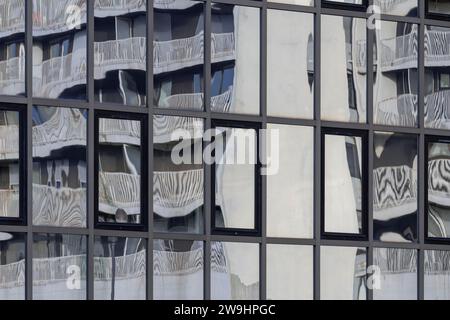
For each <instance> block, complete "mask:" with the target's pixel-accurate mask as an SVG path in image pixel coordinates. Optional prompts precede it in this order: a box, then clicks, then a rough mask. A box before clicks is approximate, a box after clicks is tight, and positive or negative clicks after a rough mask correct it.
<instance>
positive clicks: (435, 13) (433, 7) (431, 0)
mask: <svg viewBox="0 0 450 320" xmlns="http://www.w3.org/2000/svg"><path fill="white" fill-rule="evenodd" d="M425 6H426V12H427V14H428V15H430V16H431V17H432V18H434V17H442V18H447V19H448V16H449V15H450V1H449V0H425Z"/></svg>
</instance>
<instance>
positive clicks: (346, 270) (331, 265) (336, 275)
mask: <svg viewBox="0 0 450 320" xmlns="http://www.w3.org/2000/svg"><path fill="white" fill-rule="evenodd" d="M366 264H367V250H366V248H351V247H326V246H322V247H320V299H322V300H365V299H366V285H367V282H366V281H367V279H366Z"/></svg>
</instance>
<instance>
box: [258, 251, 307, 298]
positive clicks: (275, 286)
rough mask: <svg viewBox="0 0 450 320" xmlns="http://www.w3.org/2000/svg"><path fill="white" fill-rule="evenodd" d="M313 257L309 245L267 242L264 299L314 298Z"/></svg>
mask: <svg viewBox="0 0 450 320" xmlns="http://www.w3.org/2000/svg"><path fill="white" fill-rule="evenodd" d="M287 257H289V259H286V258H287ZM313 258H314V254H313V247H311V246H297V245H278V244H268V245H267V299H270V300H272V299H273V300H311V299H313V279H314V276H313Z"/></svg>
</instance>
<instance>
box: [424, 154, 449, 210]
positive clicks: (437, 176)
mask: <svg viewBox="0 0 450 320" xmlns="http://www.w3.org/2000/svg"><path fill="white" fill-rule="evenodd" d="M428 201H430V202H432V203H435V204H438V205H439V206H442V207H450V159H434V160H430V161H428Z"/></svg>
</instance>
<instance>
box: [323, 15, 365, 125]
mask: <svg viewBox="0 0 450 320" xmlns="http://www.w3.org/2000/svg"><path fill="white" fill-rule="evenodd" d="M321 19H322V26H321V33H322V36H321V38H322V39H321V76H320V79H321V118H322V120H333V121H344V122H363V123H364V122H366V100H367V97H366V87H367V84H366V77H367V72H366V69H367V63H366V59H367V54H366V20H365V19H358V18H350V17H339V16H327V15H323V16H322V17H321Z"/></svg>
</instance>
